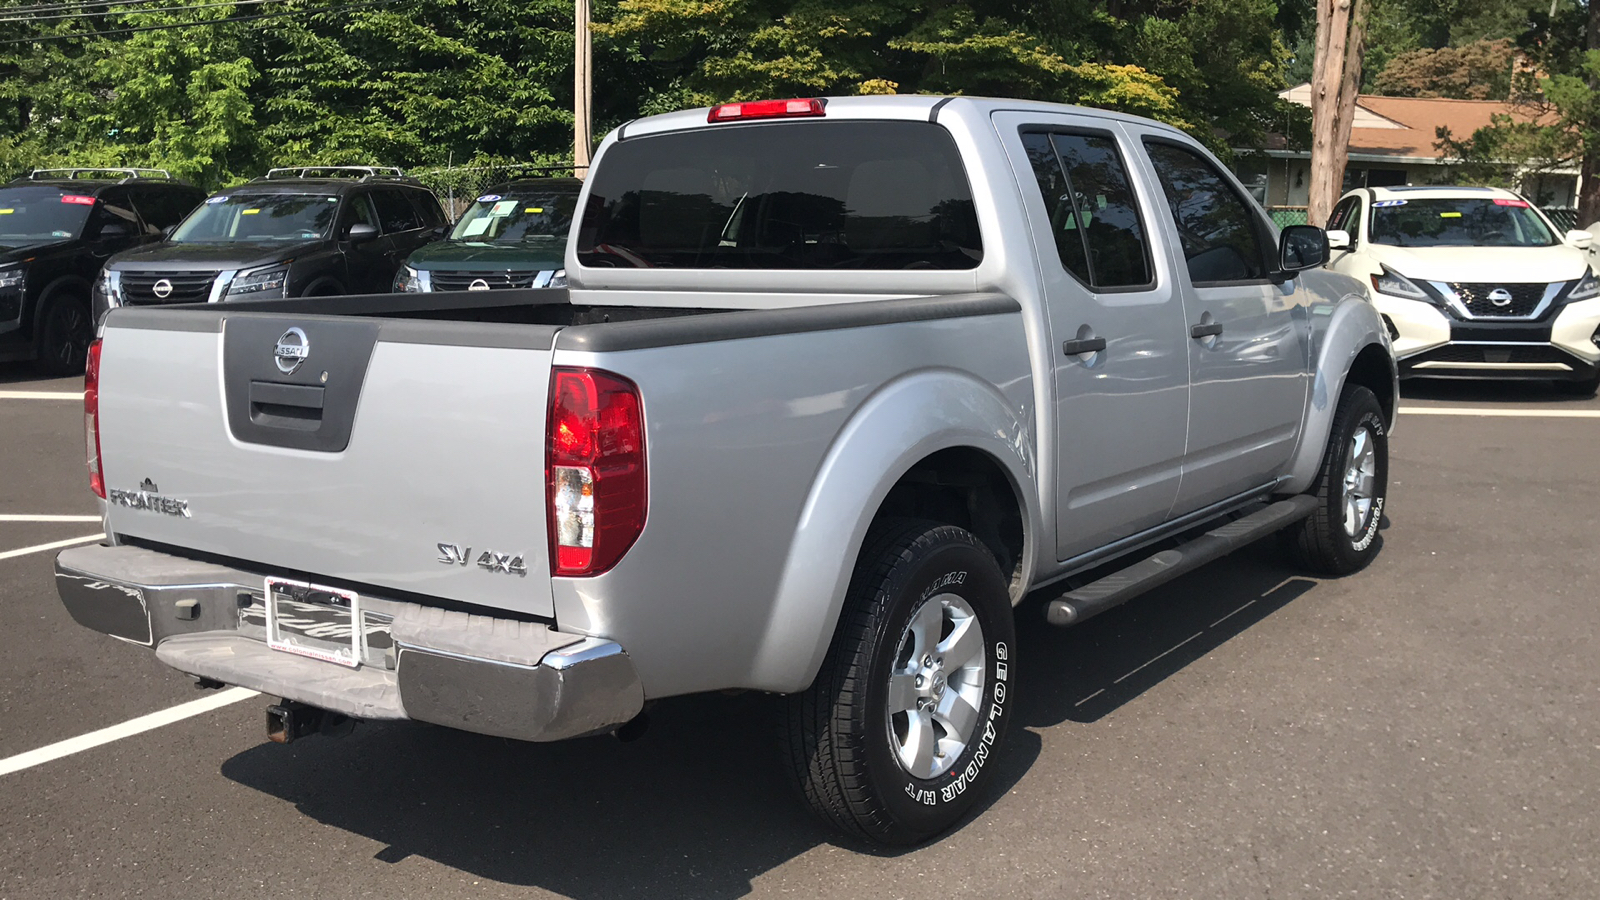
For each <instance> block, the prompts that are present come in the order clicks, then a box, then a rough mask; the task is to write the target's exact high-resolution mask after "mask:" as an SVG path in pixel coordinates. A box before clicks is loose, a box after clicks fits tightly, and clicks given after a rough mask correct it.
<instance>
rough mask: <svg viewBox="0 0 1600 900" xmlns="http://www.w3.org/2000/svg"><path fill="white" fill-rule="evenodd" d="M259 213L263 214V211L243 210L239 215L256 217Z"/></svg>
mask: <svg viewBox="0 0 1600 900" xmlns="http://www.w3.org/2000/svg"><path fill="white" fill-rule="evenodd" d="M259 212H261V210H259V209H242V210H240V211H239V215H241V216H253V215H255V214H256V213H259Z"/></svg>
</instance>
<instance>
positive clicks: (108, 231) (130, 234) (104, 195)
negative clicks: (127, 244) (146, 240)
mask: <svg viewBox="0 0 1600 900" xmlns="http://www.w3.org/2000/svg"><path fill="white" fill-rule="evenodd" d="M117 228H120V229H121V234H120V236H116V237H115V240H117V241H119V242H120V241H127V240H130V239H132V238H134V237H135V236H137V235H139V234H140V230H139V214H138V213H136V212H134V211H133V204H132V203H131V202H129V199H128V191H127V190H126V189H124V188H112V189H111V190H107V191H102V192H101V194H100V203H99V205H98V206H96V207H95V209H94V212H93V213H91V214H90V215H89V222H88V224H86V225H85V226H84V232H83V236H84V238H85V239H87V240H91V241H93V240H100V239H102V238H111V237H112V236H113V235H115V233H116V232H115V230H116V229H117Z"/></svg>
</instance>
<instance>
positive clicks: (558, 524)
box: [545, 368, 648, 575]
mask: <svg viewBox="0 0 1600 900" xmlns="http://www.w3.org/2000/svg"><path fill="white" fill-rule="evenodd" d="M546 427H547V429H548V431H547V437H546V449H545V481H546V489H547V490H548V492H549V493H548V496H547V498H546V502H547V505H548V506H549V509H550V525H549V528H550V573H551V574H552V575H598V574H600V573H601V572H604V571H606V570H608V569H610V568H611V567H612V566H614V565H616V564H617V561H618V560H620V559H622V555H623V554H624V553H627V552H628V548H629V547H632V546H633V542H634V541H635V540H637V539H638V537H639V532H640V531H642V530H644V516H645V504H646V500H647V499H648V495H647V492H646V489H645V455H644V408H643V406H642V404H641V403H640V402H639V389H638V388H637V387H635V386H634V384H633V382H631V381H628V380H627V379H625V378H621V377H619V376H617V375H613V374H611V373H610V372H602V371H600V370H598V369H586V368H585V369H578V368H557V369H554V370H552V374H551V380H550V418H549V420H548V422H547V425H546Z"/></svg>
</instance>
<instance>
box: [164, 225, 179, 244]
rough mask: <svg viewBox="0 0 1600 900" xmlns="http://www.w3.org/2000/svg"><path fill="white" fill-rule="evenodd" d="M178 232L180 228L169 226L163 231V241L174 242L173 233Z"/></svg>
mask: <svg viewBox="0 0 1600 900" xmlns="http://www.w3.org/2000/svg"><path fill="white" fill-rule="evenodd" d="M177 230H178V226H176V225H168V226H167V227H165V228H163V229H161V239H162V240H163V241H170V240H172V233H173V232H174V231H177Z"/></svg>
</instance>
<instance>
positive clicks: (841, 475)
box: [750, 370, 1039, 693]
mask: <svg viewBox="0 0 1600 900" xmlns="http://www.w3.org/2000/svg"><path fill="white" fill-rule="evenodd" d="M1026 414H1027V413H1026V410H1018V409H1017V408H1016V407H1015V406H1014V405H1013V404H1012V403H1010V402H1008V400H1007V399H1006V398H1005V397H1004V396H1003V395H1001V394H1000V392H999V391H998V390H997V389H996V388H995V387H994V386H993V385H990V384H987V383H983V382H979V381H977V380H976V379H974V378H972V376H970V375H968V374H966V373H961V372H954V371H947V370H923V371H921V372H917V373H913V374H910V375H908V376H905V377H903V378H901V379H898V380H897V381H896V382H894V383H891V384H889V385H886V386H884V387H883V388H881V389H880V390H879V391H878V392H877V393H876V394H875V395H874V396H873V397H871V398H869V399H868V400H867V401H866V402H864V403H863V404H862V405H861V407H859V408H858V409H857V411H856V414H855V416H854V417H852V419H851V420H850V422H848V423H846V425H845V426H844V428H842V429H841V430H840V432H839V435H838V437H837V438H836V439H835V442H834V446H833V447H832V448H831V449H830V450H829V452H828V454H827V456H826V457H825V458H824V460H823V462H822V464H821V466H819V468H818V472H817V475H816V477H815V478H814V479H813V483H812V486H811V491H810V494H809V495H808V497H807V500H806V502H805V505H804V507H803V508H802V510H801V514H800V518H799V521H798V523H797V525H798V527H797V529H796V532H795V537H794V538H793V540H792V541H791V544H790V547H789V552H788V554H787V556H786V558H785V560H784V563H783V571H782V573H781V575H780V577H779V580H778V586H777V589H776V591H775V593H774V596H773V598H772V601H771V611H770V613H769V615H768V619H767V627H766V630H765V633H764V634H763V636H762V638H761V643H760V645H759V646H758V648H757V649H756V652H755V654H754V655H753V657H752V662H751V673H750V674H751V682H752V684H751V686H753V687H759V688H760V689H762V690H768V691H773V692H775V693H792V692H794V691H798V690H802V689H804V688H806V687H807V686H808V685H809V684H810V683H811V681H812V679H813V678H814V677H815V675H816V673H817V671H818V669H819V667H820V666H821V664H822V658H823V655H824V653H825V652H826V650H827V648H828V645H829V644H830V642H831V641H832V639H833V636H834V633H835V632H836V630H837V628H838V625H839V622H840V614H841V611H842V606H843V602H844V597H845V593H846V590H847V588H848V586H849V581H850V577H851V573H852V572H853V571H854V569H855V566H856V563H857V561H858V559H859V557H860V554H861V553H862V549H863V546H864V544H865V541H866V540H867V535H868V532H869V531H870V529H871V528H872V526H873V524H874V523H875V522H878V521H880V520H881V519H883V518H884V517H891V518H899V517H904V516H907V515H912V516H915V517H924V518H926V517H930V515H929V514H930V512H931V513H932V515H931V518H932V519H933V520H937V521H944V520H946V519H947V518H955V519H956V520H957V521H956V522H951V523H949V524H955V525H957V527H962V528H966V527H967V526H968V525H971V526H973V527H975V528H976V529H977V531H976V532H974V534H977V533H978V532H983V533H985V534H986V538H980V541H981V542H982V543H984V545H985V547H986V548H987V549H989V550H990V552H991V553H992V554H994V555H995V558H996V560H997V564H998V565H1000V567H1001V569H1002V571H1003V572H1004V573H1005V574H1006V576H1007V577H1008V578H1009V579H1010V580H1011V584H1010V585H1009V588H1010V591H1011V594H1012V596H1011V599H1012V601H1013V602H1015V601H1016V600H1017V599H1019V598H1020V597H1021V595H1022V591H1023V589H1024V587H1025V585H1026V581H1027V576H1028V575H1029V574H1031V572H1032V559H1033V555H1034V545H1035V543H1036V541H1035V539H1034V531H1035V529H1034V528H1033V527H1032V526H1033V523H1036V522H1037V521H1038V519H1039V509H1038V501H1037V499H1036V498H1035V492H1034V491H1033V490H1032V489H1031V488H1030V487H1029V486H1030V485H1032V484H1033V482H1034V479H1035V477H1036V476H1035V474H1034V473H1035V466H1034V461H1033V458H1032V453H1031V450H1032V446H1033V439H1032V432H1031V421H1030V420H1028V419H1027V418H1025V416H1026ZM909 485H916V486H917V488H920V489H913V488H911V487H909ZM917 510H922V512H921V513H920V514H919V513H917V512H916V511H917ZM941 512H942V514H941ZM1002 560H1003V561H1002ZM1013 573H1020V574H1015V575H1014V574H1013Z"/></svg>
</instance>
